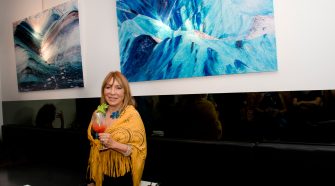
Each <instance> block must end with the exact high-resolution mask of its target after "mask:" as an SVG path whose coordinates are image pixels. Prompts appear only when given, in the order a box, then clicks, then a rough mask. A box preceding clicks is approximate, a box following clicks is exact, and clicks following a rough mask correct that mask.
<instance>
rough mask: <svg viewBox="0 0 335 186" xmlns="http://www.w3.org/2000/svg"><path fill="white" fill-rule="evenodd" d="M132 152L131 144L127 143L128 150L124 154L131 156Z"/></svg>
mask: <svg viewBox="0 0 335 186" xmlns="http://www.w3.org/2000/svg"><path fill="white" fill-rule="evenodd" d="M130 154H131V146H130V145H128V144H127V151H126V152H125V153H123V155H124V156H129V155H130Z"/></svg>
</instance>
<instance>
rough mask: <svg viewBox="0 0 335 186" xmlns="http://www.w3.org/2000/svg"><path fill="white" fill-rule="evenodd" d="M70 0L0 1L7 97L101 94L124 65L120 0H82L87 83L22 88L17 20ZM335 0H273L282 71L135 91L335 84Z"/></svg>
mask: <svg viewBox="0 0 335 186" xmlns="http://www.w3.org/2000/svg"><path fill="white" fill-rule="evenodd" d="M64 2H66V0H24V1H22V0H0V7H1V12H0V21H1V22H0V25H1V27H0V45H1V47H0V54H1V56H0V64H1V71H0V75H1V78H0V80H1V88H0V90H1V91H2V94H1V93H0V95H2V97H1V99H2V101H17V100H41V99H66V98H85V97H99V96H100V85H101V82H102V80H103V78H104V76H105V75H106V73H107V72H108V71H110V70H120V65H119V46H118V33H117V18H116V10H115V7H116V3H115V1H114V0H79V17H80V38H81V47H82V59H83V71H84V88H74V89H62V90H48V91H33V92H18V88H17V80H16V66H15V56H14V46H13V45H14V44H13V43H14V42H13V28H12V23H13V22H14V21H17V20H20V19H23V18H25V17H28V16H31V15H35V14H37V13H40V12H42V11H43V10H46V9H49V8H51V7H53V6H56V5H58V4H60V3H64ZM334 7H335V1H334V0H319V1H313V0H274V13H275V29H276V38H277V57H278V71H277V72H267V73H253V74H237V75H222V76H212V77H199V78H185V79H172V80H159V81H147V82H136V83H131V88H132V92H133V94H134V95H166V94H191V93H225V92H255V91H257V92H260V91H288V90H310V89H321V90H322V89H334V88H335V81H334V79H335V73H334V70H335V52H334V43H335V37H334V33H335V11H333V8H334Z"/></svg>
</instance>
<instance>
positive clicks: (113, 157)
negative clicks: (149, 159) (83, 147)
mask: <svg viewBox="0 0 335 186" xmlns="http://www.w3.org/2000/svg"><path fill="white" fill-rule="evenodd" d="M91 126H92V122H90V125H89V127H88V130H87V136H88V139H89V140H90V143H91V150H90V155H89V160H88V170H89V171H90V172H89V174H88V175H89V178H90V179H92V180H94V181H95V185H96V186H101V185H102V181H103V175H108V176H111V177H119V176H123V175H124V174H126V173H127V172H129V171H130V170H132V177H133V185H134V186H139V185H140V183H141V178H142V173H143V169H144V164H145V159H146V156H147V142H146V134H145V129H144V125H143V121H142V119H141V116H140V114H139V113H138V112H137V110H136V109H135V108H134V106H130V105H129V106H127V107H126V108H125V109H124V111H123V112H122V113H121V115H120V117H119V118H118V119H117V120H115V121H114V123H113V124H112V125H110V126H109V127H108V128H107V129H106V132H107V133H110V134H111V137H112V138H113V140H116V141H117V142H120V143H123V144H129V145H131V148H132V152H131V155H130V156H124V155H123V154H121V153H119V152H117V151H114V150H111V149H108V150H104V151H100V150H99V149H100V147H101V143H100V141H99V140H98V139H93V137H92V135H91Z"/></svg>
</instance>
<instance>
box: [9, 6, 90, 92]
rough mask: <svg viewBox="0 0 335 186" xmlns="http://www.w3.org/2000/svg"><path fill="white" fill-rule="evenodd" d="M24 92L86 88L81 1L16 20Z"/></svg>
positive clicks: (19, 75) (19, 73) (20, 82)
mask: <svg viewBox="0 0 335 186" xmlns="http://www.w3.org/2000/svg"><path fill="white" fill-rule="evenodd" d="M13 34H14V44H15V57H16V73H17V82H18V90H19V91H20V92H27V91H37V90H54V89H65V88H74V87H84V81H83V69H82V57H81V46H80V36H79V11H78V1H77V0H72V1H68V2H66V3H63V4H60V5H58V6H56V7H54V8H51V9H48V10H45V11H43V12H41V13H39V14H37V15H34V16H30V17H27V18H25V19H22V20H19V21H16V22H14V23H13Z"/></svg>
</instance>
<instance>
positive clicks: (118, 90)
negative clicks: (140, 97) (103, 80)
mask: <svg viewBox="0 0 335 186" xmlns="http://www.w3.org/2000/svg"><path fill="white" fill-rule="evenodd" d="M113 80H114V78H112V79H111V80H110V81H109V82H108V83H107V84H106V86H105V88H104V96H105V100H106V101H107V103H108V104H109V106H111V107H117V108H120V107H121V105H122V103H123V100H124V88H123V86H122V85H121V84H120V83H119V82H118V81H117V80H115V81H114V84H113Z"/></svg>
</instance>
